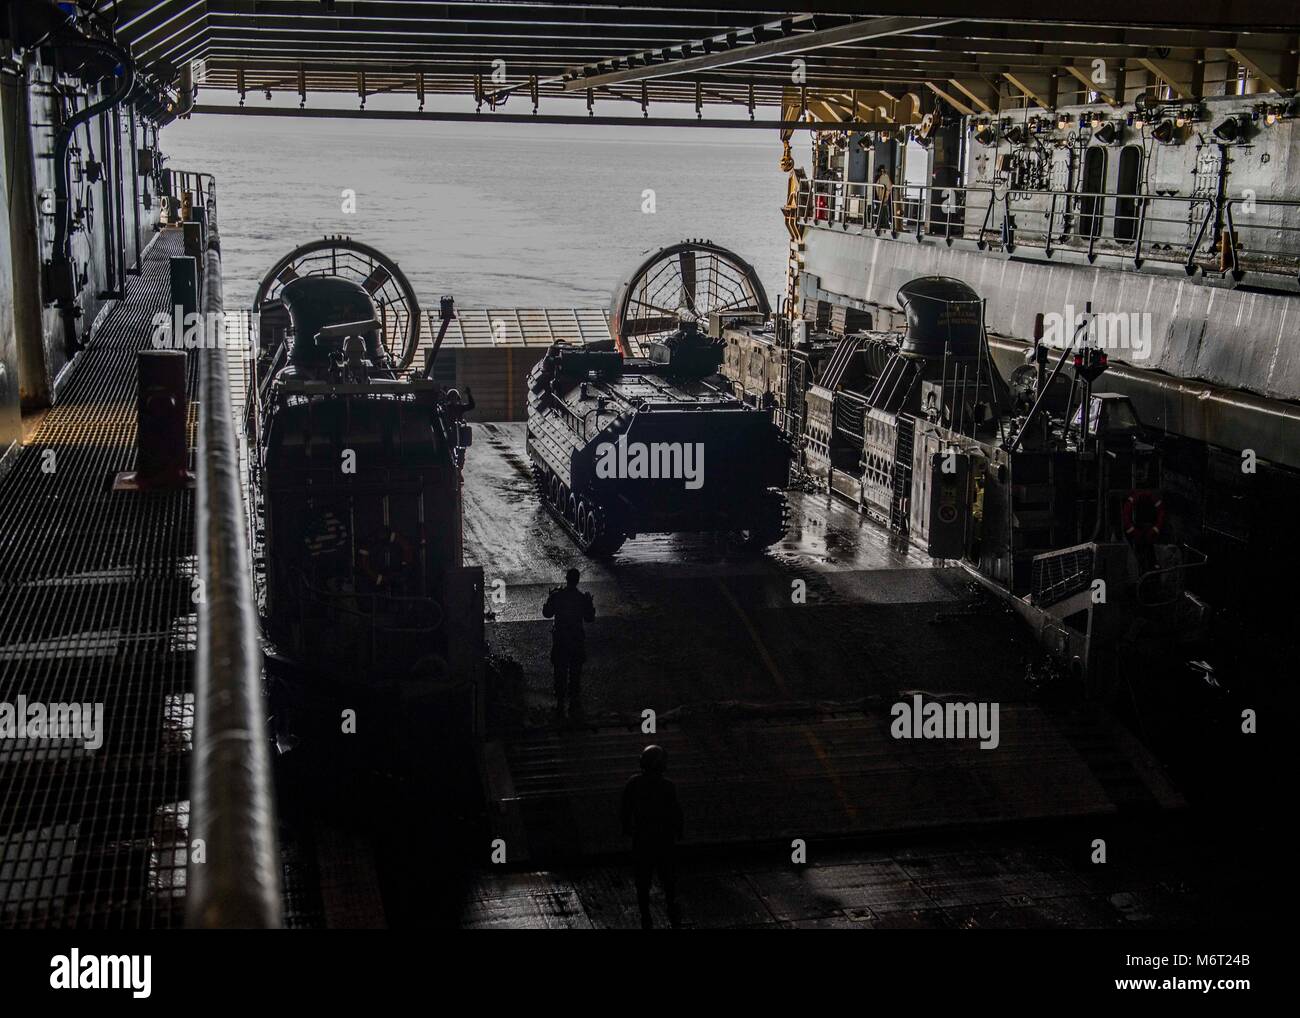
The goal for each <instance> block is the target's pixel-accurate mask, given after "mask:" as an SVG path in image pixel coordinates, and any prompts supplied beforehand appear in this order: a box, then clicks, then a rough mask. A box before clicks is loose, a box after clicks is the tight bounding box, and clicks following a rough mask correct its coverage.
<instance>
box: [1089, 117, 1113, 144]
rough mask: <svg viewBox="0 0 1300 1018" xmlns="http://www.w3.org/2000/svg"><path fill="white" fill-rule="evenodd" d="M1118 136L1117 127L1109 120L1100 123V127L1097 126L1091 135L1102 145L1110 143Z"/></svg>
mask: <svg viewBox="0 0 1300 1018" xmlns="http://www.w3.org/2000/svg"><path fill="white" fill-rule="evenodd" d="M1118 136H1119V129H1118V128H1117V127H1116V126H1115V125H1114V124H1113V123H1111V122H1110V121H1107V122H1106V123H1104V124H1102V125H1101V127H1099V128H1097V130H1096V131H1095V132H1093V137H1094V138H1096V139H1097V140H1098V141H1099V142H1101V143H1102V144H1103V145H1110V144H1112V143H1113V142H1114V141H1115V139H1116V138H1117V137H1118Z"/></svg>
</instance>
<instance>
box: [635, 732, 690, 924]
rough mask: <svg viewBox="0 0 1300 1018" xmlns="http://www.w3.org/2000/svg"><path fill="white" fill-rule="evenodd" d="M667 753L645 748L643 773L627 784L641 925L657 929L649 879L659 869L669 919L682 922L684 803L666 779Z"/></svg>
mask: <svg viewBox="0 0 1300 1018" xmlns="http://www.w3.org/2000/svg"><path fill="white" fill-rule="evenodd" d="M667 769H668V751H667V750H665V749H664V748H663V747H662V746H646V748H645V749H643V750H642V751H641V773H640V774H636V775H633V777H632V778H631V779H630V780H629V781H628V783H627V785H626V786H624V788H623V804H622V819H623V833H624V834H626V835H628V836H630V837H631V838H632V861H633V864H634V866H635V867H636V900H637V904H638V905H639V906H640V907H641V929H643V930H649V929H652V928H653V927H654V922H653V921H652V920H651V918H650V882H651V880H652V879H654V875H655V873H656V872H658V874H659V886H660V887H662V888H663V891H664V904H665V906H667V909H668V921H669V922H671V923H672V925H673V929H676V928H677V927H678V926H680V925H681V916H680V914H679V913H678V910H677V840H678V839H679V838H681V836H682V807H681V805H680V804H679V803H678V802H677V787H676V786H675V785H674V784H673V783H672V782H671V781H669V780H668V779H667V778H665V777H664V771H666V770H667Z"/></svg>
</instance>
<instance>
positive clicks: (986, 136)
mask: <svg viewBox="0 0 1300 1018" xmlns="http://www.w3.org/2000/svg"><path fill="white" fill-rule="evenodd" d="M975 140H976V141H978V142H979V143H980V144H981V145H992V144H993V143H994V142H995V141H997V140H998V133H997V131H995V130H993V128H991V127H990V126H989V125H988V124H980V126H979V127H977V128H975Z"/></svg>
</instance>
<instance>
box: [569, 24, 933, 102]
mask: <svg viewBox="0 0 1300 1018" xmlns="http://www.w3.org/2000/svg"><path fill="white" fill-rule="evenodd" d="M955 20H958V19H952V18H950V19H947V20H937V19H926V18H878V19H874V20H871V21H859V22H854V23H852V24H848V25H841V26H840V27H838V28H827V29H822V30H820V31H815V32H809V33H807V34H805V35H792V36H788V37H786V38H784V39H771V40H768V41H767V42H756V43H753V44H752V45H749V46H737V47H735V48H733V49H729V50H726V51H724V52H721V53H706V54H703V55H702V56H698V57H687V58H685V59H683V60H674V61H671V62H669V63H666V64H658V65H652V66H649V67H633V68H628V69H627V70H623V71H613V72H610V73H608V74H596V75H589V76H586V77H582V78H577V79H574V80H572V81H569V82H566V83H565V86H564V87H565V89H566V90H572V89H585V88H592V87H594V86H596V85H615V84H619V83H622V82H629V81H644V80H646V79H647V78H662V77H666V76H668V75H676V74H690V73H692V72H694V71H707V70H712V69H714V68H718V67H730V66H732V65H734V64H744V63H749V62H750V61H753V60H760V59H765V58H768V57H784V56H796V55H798V54H800V53H808V52H810V51H812V50H816V49H824V48H825V47H827V46H839V45H842V44H845V43H853V42H864V41H866V40H869V39H880V38H883V37H886V36H890V35H898V34H902V33H906V32H915V31H918V30H922V29H930V28H942V27H943V26H944V25H950V24H952V23H953V21H955Z"/></svg>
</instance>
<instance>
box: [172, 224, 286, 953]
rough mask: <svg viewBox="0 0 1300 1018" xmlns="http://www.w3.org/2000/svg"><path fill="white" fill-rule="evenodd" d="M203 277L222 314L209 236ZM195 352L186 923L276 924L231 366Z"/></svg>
mask: <svg viewBox="0 0 1300 1018" xmlns="http://www.w3.org/2000/svg"><path fill="white" fill-rule="evenodd" d="M207 277H208V278H207V285H206V287H205V291H204V292H205V300H204V303H205V308H204V310H205V311H207V312H209V313H216V314H220V313H222V306H223V301H222V293H221V255H220V251H219V248H218V246H217V243H216V239H215V236H214V238H213V240H212V242H211V246H210V247H209V250H208V251H207ZM195 356H197V357H199V400H200V403H199V447H198V463H197V473H198V492H197V498H196V503H195V505H196V508H195V534H196V538H197V544H198V578H199V580H200V582H201V584H202V589H203V591H204V597H203V599H202V600H201V602H200V603H199V605H198V651H197V654H196V662H195V679H194V759H193V769H192V775H191V782H190V783H191V788H190V834H191V839H192V844H194V845H195V846H196V849H195V851H194V852H192V853H191V859H190V865H189V873H188V880H187V891H186V907H185V915H186V925H188V926H191V927H199V928H207V929H216V928H262V929H266V928H275V927H278V926H279V925H280V908H281V906H280V873H279V867H280V861H279V852H278V848H277V843H276V833H275V805H274V797H273V793H272V783H271V769H270V760H269V755H270V754H269V751H268V749H267V734H266V710H265V708H264V706H263V703H262V653H261V647H260V644H259V639H258V625H257V610H256V608H255V606H254V603H253V573H252V563H251V560H250V549H249V544H248V540H247V533H246V531H245V518H244V504H243V494H242V488H241V485H240V476H239V445H238V441H237V439H236V436H235V422H234V415H233V411H232V408H231V401H230V374H229V371H228V369H227V364H226V352H225V350H224V349H222V348H221V347H220V345H217V346H216V347H215V348H213V349H204V350H201V351H198V352H196V353H195ZM199 844H201V845H202V856H201V857H200V855H199V851H198V848H197V846H198V845H199Z"/></svg>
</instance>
